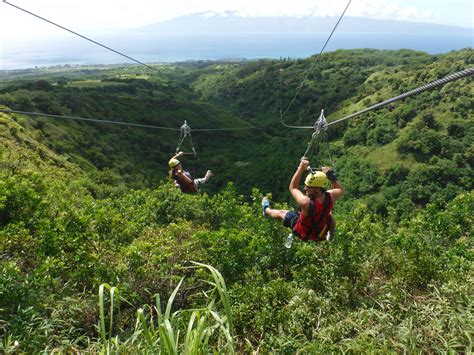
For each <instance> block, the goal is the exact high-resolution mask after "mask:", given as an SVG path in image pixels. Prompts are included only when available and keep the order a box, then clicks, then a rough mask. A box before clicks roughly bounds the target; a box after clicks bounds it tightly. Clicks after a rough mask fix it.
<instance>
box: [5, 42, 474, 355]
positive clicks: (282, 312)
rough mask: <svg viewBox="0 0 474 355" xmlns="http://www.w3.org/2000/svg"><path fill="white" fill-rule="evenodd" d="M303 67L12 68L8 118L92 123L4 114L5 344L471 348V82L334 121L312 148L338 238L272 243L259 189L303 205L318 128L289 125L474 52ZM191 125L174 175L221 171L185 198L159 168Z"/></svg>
mask: <svg viewBox="0 0 474 355" xmlns="http://www.w3.org/2000/svg"><path fill="white" fill-rule="evenodd" d="M314 59H315V57H311V58H306V59H291V58H281V59H279V60H274V59H272V60H270V59H268V60H256V61H241V62H238V61H220V62H213V61H200V62H185V63H176V64H166V65H165V64H156V65H153V68H154V69H155V70H149V69H147V68H144V67H142V66H136V65H124V66H105V65H101V66H99V65H98V66H67V67H66V66H64V67H60V66H58V67H49V68H36V69H29V70H15V71H4V72H3V73H2V77H1V81H0V109H1V110H3V111H24V112H40V113H45V114H51V115H62V116H70V117H81V118H89V119H94V120H95V121H84V120H74V119H68V118H52V117H43V116H40V115H31V114H19V113H11V112H3V113H0V176H1V178H0V256H1V258H0V273H1V277H0V330H1V332H0V334H1V337H0V350H1V351H2V352H3V353H52V352H55V351H57V352H60V353H76V352H77V353H79V352H80V353H89V352H90V353H96V352H97V353H98V352H104V353H110V352H114V353H115V352H117V353H118V352H125V353H176V354H177V353H197V354H201V353H213V352H216V353H252V352H255V353H260V352H262V353H269V352H276V353H288V354H290V353H327V352H364V353H365V352H376V353H379V352H409V353H418V352H427V353H433V352H454V353H469V352H472V351H473V347H474V345H473V334H474V317H473V314H472V312H473V306H474V301H473V300H474V288H473V287H472V277H473V270H474V267H473V266H474V264H473V256H474V255H473V250H474V245H473V240H472V230H473V225H472V214H473V213H472V212H473V211H474V200H473V198H474V194H473V183H474V178H473V177H474V174H473V171H472V166H473V163H474V120H473V114H472V112H473V108H474V107H473V106H474V100H473V94H474V86H473V78H472V77H467V78H464V79H461V80H457V81H454V82H451V83H449V84H446V85H444V86H441V87H438V88H436V89H433V90H429V91H425V92H423V93H421V94H419V95H416V96H413V97H410V98H407V99H405V100H403V101H398V102H395V103H392V104H390V105H388V106H385V107H384V108H381V109H378V110H374V111H370V112H368V113H366V114H363V115H360V116H358V117H355V118H353V119H351V120H347V121H344V122H342V123H340V124H338V125H334V126H331V127H328V129H327V131H326V132H325V135H324V137H322V138H321V139H320V140H318V141H317V144H316V145H315V147H314V148H313V149H311V150H310V154H309V156H308V158H309V160H310V162H311V165H312V166H324V165H332V166H333V167H334V168H335V169H336V172H337V176H338V178H339V180H340V182H341V183H342V185H343V186H344V189H345V195H344V197H343V199H342V200H341V201H338V203H337V204H336V206H335V209H334V211H333V212H334V215H335V217H336V219H337V233H336V236H335V239H334V241H333V242H319V243H315V242H302V241H299V240H295V241H294V242H293V245H292V247H291V248H285V246H284V241H285V238H286V236H287V235H288V233H289V229H288V228H285V227H284V226H283V225H282V224H281V223H279V222H277V221H273V220H270V219H269V218H265V217H263V216H262V210H261V206H260V201H261V199H262V197H263V196H264V195H265V194H267V193H271V196H272V204H273V205H274V206H276V207H278V208H285V209H294V208H295V203H294V201H293V199H292V198H291V197H290V195H289V192H288V184H289V181H290V178H291V176H292V175H293V173H294V171H295V169H296V167H297V166H298V163H299V160H300V158H301V156H302V154H303V153H304V152H305V150H306V148H307V146H308V142H309V140H310V139H311V134H312V130H308V129H291V128H288V127H285V126H284V125H283V124H282V122H284V123H286V124H288V125H297V126H312V125H313V124H314V122H315V121H316V120H317V119H318V117H319V115H320V113H321V110H322V109H324V114H325V115H326V118H327V119H328V121H329V122H331V121H333V120H336V119H338V118H341V117H343V116H345V115H349V114H351V113H353V112H356V111H359V110H361V109H364V108H366V107H369V106H371V105H374V104H376V103H378V102H382V101H384V100H386V99H389V98H391V97H394V96H397V95H399V94H401V93H403V92H406V91H409V90H412V89H414V88H416V87H419V86H421V85H424V84H426V83H429V82H432V81H435V80H438V79H440V78H443V77H445V76H446V75H449V74H451V73H454V72H457V71H460V70H463V69H466V68H469V67H473V63H474V52H473V50H472V49H464V50H460V51H453V52H450V53H445V54H439V55H430V54H427V53H424V52H417V51H411V50H398V51H379V50H369V49H361V50H338V51H334V52H329V53H325V54H323V55H322V56H321V57H320V58H319V60H318V62H317V63H316V65H314V68H313V70H311V71H310V72H308V69H309V68H310V67H311V65H312V64H313V63H314ZM308 73H309V75H307V74H308ZM300 86H301V87H300ZM295 93H297V95H295ZM282 113H284V115H282ZM101 120H102V121H115V122H122V123H132V124H136V125H142V126H143V127H138V126H127V125H123V124H113V123H110V122H102V123H101V122H99V121H101ZM185 120H186V122H187V123H188V124H189V125H190V126H191V128H192V129H195V131H192V143H193V145H194V147H195V149H196V152H197V154H196V156H194V155H192V154H189V155H185V156H184V158H183V159H182V161H183V164H184V166H185V168H187V169H189V170H190V171H191V172H192V174H193V176H196V177H201V176H203V175H204V173H205V172H206V170H207V169H211V170H212V172H213V173H214V176H213V177H212V179H211V180H210V181H209V183H207V184H205V185H203V187H202V188H201V191H200V192H199V193H198V194H194V195H191V194H183V193H181V192H180V191H179V189H177V188H176V187H175V186H174V184H173V183H172V181H171V180H170V179H169V178H168V177H167V173H168V171H167V170H168V166H167V164H168V160H169V159H170V158H171V156H172V155H174V153H175V149H176V148H177V145H178V144H179V141H180V132H179V128H180V126H181V125H182V124H183V122H184V121H185ZM146 126H148V127H146ZM153 127H155V128H153ZM181 149H183V150H185V151H188V152H189V151H190V149H191V146H190V139H186V140H184V141H183V144H182V146H181Z"/></svg>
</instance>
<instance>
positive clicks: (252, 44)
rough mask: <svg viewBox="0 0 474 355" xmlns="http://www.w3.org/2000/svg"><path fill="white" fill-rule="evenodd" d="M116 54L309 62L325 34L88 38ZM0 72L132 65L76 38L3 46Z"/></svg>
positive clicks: (422, 36) (450, 41)
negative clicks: (285, 59) (39, 68)
mask: <svg viewBox="0 0 474 355" xmlns="http://www.w3.org/2000/svg"><path fill="white" fill-rule="evenodd" d="M90 38H93V39H94V40H96V41H98V42H101V43H103V44H105V45H107V46H109V47H111V48H113V49H115V50H117V51H120V52H123V53H124V54H126V55H128V56H130V57H133V58H135V59H137V60H139V61H141V62H146V63H169V62H180V61H189V60H219V59H258V58H276V59H278V58H288V57H290V58H305V57H309V56H311V55H314V54H317V53H319V51H320V50H321V48H322V46H323V44H324V42H325V41H326V39H327V34H318V33H255V34H252V33H246V34H216V33H211V34H198V35H173V36H156V35H153V36H150V35H146V34H141V35H140V34H127V33H122V34H118V35H115V36H111V35H106V36H105V35H102V36H100V35H98V36H95V37H93V36H90ZM467 47H470V48H472V47H473V36H472V33H471V34H469V32H467V33H466V32H461V33H456V32H449V33H447V32H446V33H389V34H387V33H383V34H382V33H353V32H351V33H337V32H336V33H335V34H334V35H333V38H332V39H331V41H330V42H329V44H328V46H327V47H326V50H325V51H326V52H327V51H333V50H336V49H355V48H373V49H413V50H419V51H424V52H427V53H430V54H440V53H446V52H449V51H453V50H459V49H462V48H467ZM0 59H1V62H0V69H1V70H11V69H26V68H34V67H45V66H55V65H65V64H71V65H77V64H79V65H89V64H121V63H133V61H131V60H129V59H126V58H124V57H122V56H120V55H118V54H116V53H113V52H111V51H109V50H107V49H105V48H102V47H100V46H97V45H95V44H93V43H90V42H88V41H86V40H84V39H81V38H79V37H77V36H74V35H72V34H71V35H70V34H67V36H64V37H61V38H58V39H55V40H35V41H15V42H9V43H2V50H1V52H0Z"/></svg>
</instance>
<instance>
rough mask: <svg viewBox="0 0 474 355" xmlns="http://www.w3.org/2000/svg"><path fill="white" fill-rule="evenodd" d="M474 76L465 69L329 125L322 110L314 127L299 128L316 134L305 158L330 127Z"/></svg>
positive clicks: (309, 144)
mask: <svg viewBox="0 0 474 355" xmlns="http://www.w3.org/2000/svg"><path fill="white" fill-rule="evenodd" d="M472 74H474V68H468V69H465V70H462V71H460V72H457V73H454V74H451V75H448V76H446V77H444V78H442V79H438V80H435V81H433V82H431V83H429V84H426V85H423V86H420V87H418V88H416V89H413V90H411V91H408V92H406V93H403V94H401V95H398V96H395V97H392V98H391V99H388V100H385V101H383V102H380V103H378V104H375V105H373V106H370V107H368V108H366V109H364V110H361V111H359V112H356V113H353V114H351V115H348V116H346V117H343V118H340V119H338V120H336V121H332V122H330V123H327V122H326V119H325V117H324V110H321V115H320V116H319V119H318V120H317V121H316V122H315V124H314V126H305V127H298V128H307V129H313V130H314V132H313V134H312V135H311V140H310V141H309V143H308V148H307V149H306V151H305V152H304V154H303V157H306V156H308V153H309V151H310V150H311V148H312V147H313V145H314V143H315V142H316V139H317V138H318V136H319V135H320V134H321V133H325V132H326V129H327V127H329V126H332V125H334V124H336V123H340V122H343V121H345V120H348V119H350V118H352V117H355V116H359V115H361V114H363V113H365V112H369V111H371V110H375V109H377V108H380V107H382V106H385V105H388V104H389V103H392V102H395V101H398V100H402V99H404V98H406V97H409V96H412V95H416V94H419V93H421V92H423V91H426V90H429V89H432V88H434V87H436V86H440V85H444V84H447V83H449V82H452V81H455V80H458V79H462V78H465V77H467V76H469V75H472ZM326 143H327V145H328V152H329V160H330V161H331V164H332V158H331V151H330V148H329V141H328V140H327V136H326Z"/></svg>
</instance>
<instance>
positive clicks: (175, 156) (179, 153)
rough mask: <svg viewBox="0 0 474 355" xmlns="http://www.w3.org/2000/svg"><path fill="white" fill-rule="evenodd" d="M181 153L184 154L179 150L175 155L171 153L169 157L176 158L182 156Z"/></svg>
mask: <svg viewBox="0 0 474 355" xmlns="http://www.w3.org/2000/svg"><path fill="white" fill-rule="evenodd" d="M183 154H184V153H183V152H181V151H179V152H178V153H176V154H175V155H173V156H172V157H171V159H178V158H179V157H181V156H183Z"/></svg>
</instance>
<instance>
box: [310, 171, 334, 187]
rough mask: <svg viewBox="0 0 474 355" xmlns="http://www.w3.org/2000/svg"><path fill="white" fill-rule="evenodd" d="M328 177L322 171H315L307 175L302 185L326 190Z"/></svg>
mask: <svg viewBox="0 0 474 355" xmlns="http://www.w3.org/2000/svg"><path fill="white" fill-rule="evenodd" d="M328 182H329V180H328V177H327V176H326V174H325V173H323V172H322V171H316V172H314V173H309V174H308V176H306V179H305V180H304V184H305V185H306V186H307V187H321V188H323V189H327V187H328Z"/></svg>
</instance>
